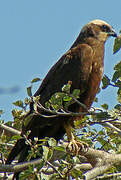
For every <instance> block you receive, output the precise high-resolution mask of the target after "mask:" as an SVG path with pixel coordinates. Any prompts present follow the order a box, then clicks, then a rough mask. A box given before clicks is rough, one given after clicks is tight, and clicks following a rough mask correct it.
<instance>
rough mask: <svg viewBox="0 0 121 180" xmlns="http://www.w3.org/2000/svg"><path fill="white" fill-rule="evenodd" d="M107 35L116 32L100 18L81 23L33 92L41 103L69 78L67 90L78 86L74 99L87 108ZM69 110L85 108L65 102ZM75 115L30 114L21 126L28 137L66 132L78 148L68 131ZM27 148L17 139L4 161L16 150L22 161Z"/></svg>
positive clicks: (98, 78) (59, 135)
mask: <svg viewBox="0 0 121 180" xmlns="http://www.w3.org/2000/svg"><path fill="white" fill-rule="evenodd" d="M110 36H114V37H116V36H117V35H116V33H115V32H114V30H113V29H112V27H111V26H110V25H109V24H107V23H106V22H104V21H102V20H93V21H91V22H89V23H88V24H87V25H85V26H84V27H83V28H82V30H81V32H80V34H79V36H78V37H77V39H76V41H75V42H74V44H73V45H72V46H71V48H70V49H69V50H68V51H67V52H66V53H65V54H64V55H63V56H62V57H61V58H60V59H59V61H57V63H56V64H55V65H54V66H53V67H52V68H51V69H50V71H49V72H48V74H47V75H46V77H45V79H44V80H43V82H42V84H41V85H40V87H39V89H38V90H37V92H36V93H35V94H34V96H40V100H39V102H40V104H41V105H43V106H45V102H47V101H48V100H49V99H50V98H51V96H52V95H53V94H54V93H56V92H61V91H62V87H63V85H65V84H67V83H68V82H69V81H71V82H72V85H71V92H72V91H73V90H74V89H80V95H79V99H78V100H79V101H80V102H81V103H83V104H85V106H86V107H87V108H88V109H89V108H90V107H91V104H92V103H93V101H94V98H95V96H96V93H97V91H98V89H99V85H100V82H101V79H102V75H103V69H104V62H103V59H104V44H105V42H106V40H107V39H108V37H110ZM69 111H72V112H83V111H85V109H84V108H83V107H81V106H79V105H78V104H77V103H74V104H72V105H70V106H69ZM33 112H34V105H33V103H32V104H31V106H30V112H29V113H28V115H27V116H29V115H32V113H33ZM39 112H41V114H44V115H45V114H46V113H45V112H43V111H42V110H39ZM47 115H48V114H47ZM78 118H82V117H78ZM78 118H77V117H67V116H59V117H53V118H45V117H41V116H39V115H32V116H31V120H30V121H29V122H28V124H26V125H25V126H24V127H23V129H22V133H26V132H27V131H28V130H29V131H30V133H29V135H28V139H31V140H33V139H34V137H38V138H39V139H41V138H44V137H53V138H55V139H56V140H57V141H58V140H60V139H61V138H62V137H63V135H64V134H65V133H67V138H68V141H69V147H71V146H73V147H74V149H75V151H78V146H79V145H80V144H81V143H79V142H76V140H75V139H74V136H73V134H72V132H71V128H72V126H73V122H74V121H75V120H77V119H78ZM28 149H29V145H27V144H25V140H24V138H22V139H20V140H18V141H17V143H16V144H15V146H14V148H13V149H12V151H11V152H10V154H9V156H8V159H7V161H6V164H10V163H11V162H12V161H13V160H14V158H15V157H16V156H17V155H18V154H20V158H19V162H23V161H25V160H26V157H27V154H28ZM14 179H18V174H15V175H14Z"/></svg>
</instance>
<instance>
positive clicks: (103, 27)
mask: <svg viewBox="0 0 121 180" xmlns="http://www.w3.org/2000/svg"><path fill="white" fill-rule="evenodd" d="M102 30H103V31H105V32H109V31H110V28H109V27H108V26H106V25H102Z"/></svg>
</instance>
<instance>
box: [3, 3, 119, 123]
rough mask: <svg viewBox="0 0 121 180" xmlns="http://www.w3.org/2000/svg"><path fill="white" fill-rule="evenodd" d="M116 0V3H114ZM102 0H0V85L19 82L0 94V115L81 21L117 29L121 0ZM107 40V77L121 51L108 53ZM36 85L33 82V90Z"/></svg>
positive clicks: (104, 96) (107, 94) (106, 95)
mask: <svg viewBox="0 0 121 180" xmlns="http://www.w3.org/2000/svg"><path fill="white" fill-rule="evenodd" d="M115 2H116V3H115ZM115 2H114V1H106V0H101V1H97V0H93V1H88V0H85V1H81V0H61V1H59V0H51V1H50V0H35V1H34V0H21V1H20V0H1V1H0V67H1V68H0V88H11V87H13V86H15V87H19V88H20V90H19V91H18V92H16V93H13V94H12V93H11V94H9V93H7V92H6V93H5V94H2V93H1V94H0V109H3V110H4V111H5V113H4V115H3V116H2V118H3V119H5V120H6V121H7V120H11V119H12V116H11V109H12V108H13V107H14V106H13V104H12V102H14V101H16V100H19V99H24V98H25V97H26V96H27V94H26V87H28V86H29V85H30V81H31V80H32V79H33V78H35V77H40V78H44V76H45V75H46V73H47V72H48V70H49V68H50V67H51V66H52V65H53V64H54V63H55V62H56V61H57V60H58V59H59V57H60V56H61V55H62V54H63V53H65V52H66V51H67V50H68V49H69V48H70V46H71V45H72V43H73V41H74V40H75V38H76V37H77V35H78V33H79V32H80V29H81V27H82V26H83V25H85V24H86V23H88V22H89V21H90V20H93V19H102V20H105V21H107V22H108V23H109V24H111V25H112V26H113V27H114V29H115V30H116V31H117V32H119V30H120V29H121V13H120V11H121V10H120V8H121V1H120V0H117V1H115ZM112 47H113V39H109V40H108V42H107V43H106V50H105V74H107V75H109V77H111V74H112V73H113V66H114V64H115V63H116V62H118V61H119V60H120V54H121V51H119V52H118V53H117V54H115V55H113V54H112ZM38 86H39V84H36V86H35V89H37V87H38ZM115 95H116V92H115V90H112V88H108V89H107V90H103V93H101V94H100V95H99V103H98V105H97V106H99V105H100V104H103V103H104V102H106V101H107V102H108V103H109V104H110V105H112V104H114V103H116V102H115V99H114V98H112V97H111V96H115Z"/></svg>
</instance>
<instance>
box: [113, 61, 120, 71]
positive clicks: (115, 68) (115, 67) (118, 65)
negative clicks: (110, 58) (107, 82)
mask: <svg viewBox="0 0 121 180" xmlns="http://www.w3.org/2000/svg"><path fill="white" fill-rule="evenodd" d="M114 70H116V71H120V70H121V61H120V62H119V63H117V64H116V65H115V66H114Z"/></svg>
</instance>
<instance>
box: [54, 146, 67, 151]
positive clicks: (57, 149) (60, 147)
mask: <svg viewBox="0 0 121 180" xmlns="http://www.w3.org/2000/svg"><path fill="white" fill-rule="evenodd" d="M54 149H55V150H56V151H62V152H65V148H64V147H63V146H55V147H54Z"/></svg>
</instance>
